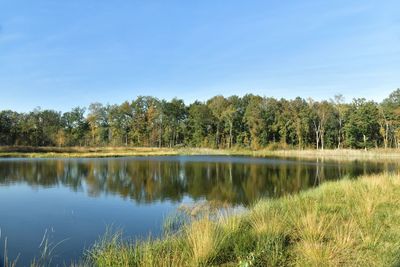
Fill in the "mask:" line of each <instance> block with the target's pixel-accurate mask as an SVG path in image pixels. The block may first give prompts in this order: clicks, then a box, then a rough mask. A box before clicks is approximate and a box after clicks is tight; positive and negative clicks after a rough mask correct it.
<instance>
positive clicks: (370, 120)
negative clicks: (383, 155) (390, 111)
mask: <svg viewBox="0 0 400 267" xmlns="http://www.w3.org/2000/svg"><path fill="white" fill-rule="evenodd" d="M347 116H348V122H347V123H346V125H345V131H346V139H347V140H346V141H347V142H348V145H349V146H350V147H354V148H361V147H364V149H365V150H366V149H367V148H368V147H372V146H378V142H379V129H380V125H379V121H378V120H379V110H378V107H377V104H376V103H375V102H373V101H366V100H365V99H364V98H359V99H354V100H353V103H352V104H351V107H350V109H349V111H348V115H347Z"/></svg>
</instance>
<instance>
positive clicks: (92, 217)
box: [0, 156, 397, 266]
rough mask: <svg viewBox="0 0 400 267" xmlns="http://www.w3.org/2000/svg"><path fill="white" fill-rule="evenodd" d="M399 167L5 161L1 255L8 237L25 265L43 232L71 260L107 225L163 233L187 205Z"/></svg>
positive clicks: (172, 159) (242, 160)
mask: <svg viewBox="0 0 400 267" xmlns="http://www.w3.org/2000/svg"><path fill="white" fill-rule="evenodd" d="M396 168H397V165H396V164H395V163H377V162H362V161H352V162H350V161H347V162H335V161H323V160H302V161H301V160H294V159H278V158H250V157H233V156H163V157H127V158H102V159H0V203H1V205H0V214H1V215H0V229H1V239H0V240H1V242H0V251H1V252H0V257H3V255H2V254H3V251H4V244H5V239H7V250H8V256H9V258H10V259H14V258H16V257H17V255H20V256H19V260H18V266H19V265H21V266H25V265H28V264H29V262H30V260H31V259H32V258H34V257H35V256H38V255H39V253H40V251H41V248H43V246H44V244H43V242H42V240H43V236H46V239H47V240H48V242H49V244H50V245H51V246H52V247H54V246H55V249H54V251H53V252H52V264H53V265H55V264H61V263H63V262H67V263H69V262H70V261H71V260H73V259H77V258H79V257H80V256H81V255H82V252H83V251H84V249H85V248H88V247H89V246H90V245H92V244H93V242H95V241H96V240H97V239H98V238H99V237H100V236H101V235H103V234H104V233H105V231H106V228H107V227H108V226H113V227H114V229H123V231H124V235H125V236H129V237H131V238H146V237H148V236H149V235H150V234H151V235H152V236H157V235H159V234H160V233H161V225H162V222H163V220H164V219H165V218H166V217H167V216H168V215H169V214H171V213H173V212H174V211H175V210H176V209H177V208H178V207H179V206H180V205H181V204H182V203H193V202H200V201H213V202H216V203H223V204H229V205H232V206H239V207H246V206H249V205H251V204H252V203H254V202H255V201H256V200H257V199H259V198H261V197H269V198H277V197H280V196H282V195H285V194H294V193H296V192H299V191H301V190H305V189H308V188H311V187H315V186H318V185H319V184H321V183H322V182H324V181H328V180H335V179H340V178H341V177H343V176H346V177H349V178H355V177H357V176H359V175H363V174H370V173H379V172H383V171H391V170H394V169H396ZM41 243H42V244H41ZM0 262H1V263H0V265H1V264H2V262H3V261H2V259H0Z"/></svg>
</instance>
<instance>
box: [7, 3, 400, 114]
mask: <svg viewBox="0 0 400 267" xmlns="http://www.w3.org/2000/svg"><path fill="white" fill-rule="evenodd" d="M399 10H400V1H396V0H393V1H392V0H386V1H368V0H362V1H361V0H360V1H349V0H347V1H340V0H338V1H320V0H315V1H294V0H293V1H278V0H277V1H266V0H264V1H235V0H229V1H228V0H225V1H224V0H209V1H208V0H202V1H182V0H181V1H172V0H160V1H151V0H149V1H128V0H126V1H122V0H115V1H108V0H84V1H82V0H64V1H62V0H57V1H54V0H47V1H46V0H37V1H28V0H26V1H21V0H0V27H1V28H0V93H1V94H0V110H1V109H13V110H17V111H28V110H31V109H33V108H35V107H37V106H41V107H42V108H51V109H56V110H62V111H67V110H69V109H71V108H72V107H74V106H87V105H88V104H90V103H92V102H102V103H110V104H114V103H121V102H123V101H125V100H131V99H134V98H135V97H136V96H138V95H152V96H155V97H158V98H165V99H171V98H173V97H178V98H182V99H184V100H185V102H187V103H190V102H192V101H194V100H195V99H199V100H206V99H207V98H209V97H211V96H214V95H217V94H223V95H225V96H229V95H233V94H236V95H244V94H245V93H254V94H259V95H264V96H273V97H277V98H280V97H285V98H294V97H296V96H302V97H304V98H308V97H312V98H314V99H329V98H331V97H333V95H335V94H337V93H342V94H343V95H344V96H345V97H346V99H347V100H351V99H352V98H353V97H366V98H368V99H374V100H377V101H380V100H382V99H383V98H384V97H386V96H387V95H388V94H389V93H390V92H391V91H393V90H394V89H396V88H398V87H400V14H399Z"/></svg>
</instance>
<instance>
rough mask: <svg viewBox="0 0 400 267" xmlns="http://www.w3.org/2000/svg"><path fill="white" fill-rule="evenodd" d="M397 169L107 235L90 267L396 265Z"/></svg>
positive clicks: (399, 222)
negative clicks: (148, 232) (134, 235)
mask: <svg viewBox="0 0 400 267" xmlns="http://www.w3.org/2000/svg"><path fill="white" fill-rule="evenodd" d="M399 204H400V176H399V175H397V174H396V175H394V174H381V175H374V176H368V177H364V178H362V179H360V180H356V181H353V180H342V181H339V182H331V183H325V184H323V185H322V186H321V187H319V188H317V189H313V190H310V191H307V192H304V193H300V194H298V195H293V196H287V197H284V198H282V199H276V200H260V201H259V202H258V203H257V204H255V205H254V206H253V207H252V208H250V209H249V210H248V211H245V212H244V213H241V214H229V215H226V214H223V215H220V216H207V215H206V216H200V217H195V218H194V219H192V220H191V221H190V222H185V223H183V224H182V225H181V226H180V228H179V230H177V231H167V232H166V234H165V236H163V237H162V238H159V239H148V240H145V241H138V242H135V241H124V240H123V239H122V238H121V235H120V234H117V235H111V236H108V237H106V238H105V239H103V240H102V241H100V242H98V243H97V244H96V245H95V246H93V247H92V248H91V249H90V250H89V252H88V254H87V257H86V261H87V263H88V264H90V265H95V266H292V265H293V266H395V265H398V264H399V263H400V258H399V255H400V209H399V207H400V205H399Z"/></svg>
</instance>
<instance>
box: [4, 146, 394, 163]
mask: <svg viewBox="0 0 400 267" xmlns="http://www.w3.org/2000/svg"><path fill="white" fill-rule="evenodd" d="M176 155H182V156H185V155H188V156H189V155H202V156H207V155H210V156H211V155H217V156H249V157H281V158H296V159H319V158H321V159H327V160H398V159H400V150H399V149H371V150H368V151H364V150H357V149H325V150H315V149H304V150H296V149H287V150H269V149H261V150H250V149H242V148H233V149H212V148H154V147H66V148H63V147H0V158H108V157H131V156H176Z"/></svg>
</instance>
